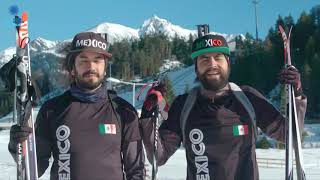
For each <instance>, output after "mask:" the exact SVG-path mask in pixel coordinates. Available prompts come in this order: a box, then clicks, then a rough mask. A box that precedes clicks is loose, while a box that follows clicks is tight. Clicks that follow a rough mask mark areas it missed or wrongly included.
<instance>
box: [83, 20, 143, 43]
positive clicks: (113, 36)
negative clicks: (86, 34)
mask: <svg viewBox="0 0 320 180" xmlns="http://www.w3.org/2000/svg"><path fill="white" fill-rule="evenodd" d="M88 31H90V32H95V33H107V34H108V41H109V43H111V44H112V43H113V42H116V41H122V40H132V39H139V35H138V30H136V29H133V28H130V27H127V26H123V25H121V24H115V23H108V22H104V23H101V24H98V25H97V26H95V27H94V28H92V29H89V30H88Z"/></svg>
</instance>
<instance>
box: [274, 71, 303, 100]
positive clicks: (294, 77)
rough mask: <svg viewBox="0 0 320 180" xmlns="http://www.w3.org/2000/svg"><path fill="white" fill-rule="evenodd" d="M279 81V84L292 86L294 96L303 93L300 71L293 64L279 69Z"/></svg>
mask: <svg viewBox="0 0 320 180" xmlns="http://www.w3.org/2000/svg"><path fill="white" fill-rule="evenodd" d="M279 82H280V83H281V84H291V85H292V86H293V87H294V92H295V96H296V97H298V96H301V95H303V90H302V85H301V80H300V73H299V71H298V69H297V68H295V67H294V66H288V67H287V68H285V69H282V70H281V71H280V73H279Z"/></svg>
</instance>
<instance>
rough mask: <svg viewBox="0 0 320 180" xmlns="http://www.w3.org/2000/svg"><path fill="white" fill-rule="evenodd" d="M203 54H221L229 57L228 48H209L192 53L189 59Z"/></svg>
mask: <svg viewBox="0 0 320 180" xmlns="http://www.w3.org/2000/svg"><path fill="white" fill-rule="evenodd" d="M205 53H223V54H226V55H228V56H230V50H229V48H228V47H210V48H205V49H201V50H199V51H195V52H193V53H192V54H191V58H192V59H194V58H196V57H198V56H200V55H202V54H205Z"/></svg>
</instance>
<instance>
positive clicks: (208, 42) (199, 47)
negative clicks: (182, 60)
mask: <svg viewBox="0 0 320 180" xmlns="http://www.w3.org/2000/svg"><path fill="white" fill-rule="evenodd" d="M210 52H215V53H223V54H225V55H228V56H230V49H229V46H228V43H227V41H226V39H225V38H224V37H223V36H220V35H213V34H207V35H205V36H202V37H199V38H198V39H196V40H195V41H194V42H193V43H192V54H191V58H192V59H194V58H196V57H198V56H200V55H202V54H205V53H210Z"/></svg>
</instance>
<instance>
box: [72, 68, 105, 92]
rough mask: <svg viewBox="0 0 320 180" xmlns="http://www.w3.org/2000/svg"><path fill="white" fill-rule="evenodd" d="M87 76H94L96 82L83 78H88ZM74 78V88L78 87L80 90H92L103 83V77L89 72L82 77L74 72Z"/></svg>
mask: <svg viewBox="0 0 320 180" xmlns="http://www.w3.org/2000/svg"><path fill="white" fill-rule="evenodd" d="M104 74H105V73H104ZM88 75H94V76H96V77H97V78H98V80H97V81H93V80H91V79H85V76H88ZM74 78H75V83H76V86H78V87H79V88H80V89H86V90H94V89H96V88H98V87H99V86H100V85H101V84H102V83H103V81H104V79H105V76H100V75H99V73H97V72H95V71H91V70H90V71H87V72H85V73H83V74H82V75H81V74H78V72H75V77H74Z"/></svg>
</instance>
